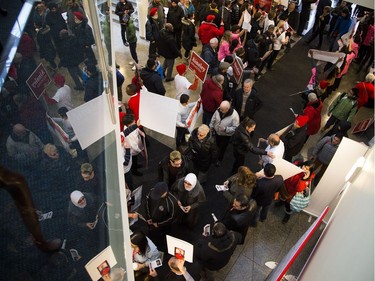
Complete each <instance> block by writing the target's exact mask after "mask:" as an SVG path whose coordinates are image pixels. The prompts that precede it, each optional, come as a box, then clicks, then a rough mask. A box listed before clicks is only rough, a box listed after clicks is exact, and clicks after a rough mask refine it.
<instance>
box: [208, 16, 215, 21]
mask: <svg viewBox="0 0 375 281" xmlns="http://www.w3.org/2000/svg"><path fill="white" fill-rule="evenodd" d="M214 19H215V16H214V15H208V16H207V17H206V21H209V22H211V21H213V20H214Z"/></svg>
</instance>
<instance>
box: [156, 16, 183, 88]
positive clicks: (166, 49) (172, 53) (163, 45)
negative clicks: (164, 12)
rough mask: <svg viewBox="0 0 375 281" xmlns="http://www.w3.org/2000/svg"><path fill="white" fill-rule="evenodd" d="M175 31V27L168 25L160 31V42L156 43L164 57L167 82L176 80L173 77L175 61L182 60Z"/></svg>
mask: <svg viewBox="0 0 375 281" xmlns="http://www.w3.org/2000/svg"><path fill="white" fill-rule="evenodd" d="M173 30H174V29H173V25H171V24H170V23H166V24H165V27H164V28H163V29H162V30H161V31H160V37H159V40H157V42H156V44H157V46H158V50H159V55H161V56H163V57H164V63H163V71H164V73H166V79H165V82H170V81H173V80H174V77H172V72H173V66H174V60H175V59H176V58H177V57H180V58H182V55H181V52H180V51H179V49H178V48H177V45H176V40H175V38H174V35H173Z"/></svg>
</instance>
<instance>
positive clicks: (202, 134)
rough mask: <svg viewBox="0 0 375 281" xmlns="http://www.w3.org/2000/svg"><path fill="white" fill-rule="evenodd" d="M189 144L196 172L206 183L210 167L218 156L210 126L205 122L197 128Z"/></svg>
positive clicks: (202, 182)
mask: <svg viewBox="0 0 375 281" xmlns="http://www.w3.org/2000/svg"><path fill="white" fill-rule="evenodd" d="M188 145H189V148H188V151H189V154H190V155H189V157H190V158H191V160H192V162H193V170H194V174H196V175H198V180H199V182H200V183H201V184H204V183H205V182H206V181H207V173H208V169H209V168H210V166H211V164H212V163H214V162H216V158H217V146H216V142H215V138H214V137H213V136H212V135H211V132H210V128H209V127H208V126H207V125H204V124H203V125H201V126H199V127H198V128H196V129H195V130H194V131H193V132H192V133H191V136H190V139H189V143H188Z"/></svg>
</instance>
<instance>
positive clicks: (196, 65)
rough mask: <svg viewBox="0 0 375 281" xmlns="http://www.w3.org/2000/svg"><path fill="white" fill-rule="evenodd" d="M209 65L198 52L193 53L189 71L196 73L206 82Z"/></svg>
mask: <svg viewBox="0 0 375 281" xmlns="http://www.w3.org/2000/svg"><path fill="white" fill-rule="evenodd" d="M208 68H209V65H208V63H207V62H205V61H204V60H203V59H202V58H201V57H200V56H199V55H198V54H197V53H196V52H194V51H193V52H192V53H191V58H190V62H189V69H190V70H192V71H195V75H196V76H197V77H198V78H199V80H201V81H202V82H204V81H205V80H206V75H207V72H208Z"/></svg>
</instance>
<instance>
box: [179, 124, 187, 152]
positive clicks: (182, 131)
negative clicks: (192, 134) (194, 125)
mask: <svg viewBox="0 0 375 281" xmlns="http://www.w3.org/2000/svg"><path fill="white" fill-rule="evenodd" d="M176 131H177V136H176V147H177V148H179V147H180V146H181V144H183V143H184V138H185V134H187V133H188V132H189V131H188V130H187V129H186V128H182V127H176Z"/></svg>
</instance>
